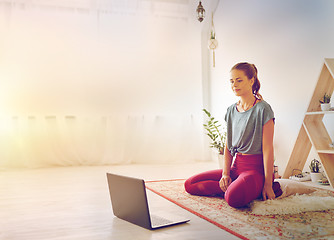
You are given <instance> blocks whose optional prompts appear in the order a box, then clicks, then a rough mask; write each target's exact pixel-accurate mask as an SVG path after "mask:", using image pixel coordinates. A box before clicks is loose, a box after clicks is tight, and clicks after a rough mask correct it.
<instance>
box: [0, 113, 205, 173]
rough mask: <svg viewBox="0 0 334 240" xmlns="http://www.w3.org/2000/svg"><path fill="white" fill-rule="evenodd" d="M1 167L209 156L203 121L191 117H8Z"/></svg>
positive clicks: (176, 160)
mask: <svg viewBox="0 0 334 240" xmlns="http://www.w3.org/2000/svg"><path fill="white" fill-rule="evenodd" d="M0 122H1V126H2V128H1V132H0V134H1V135H0V149H1V156H0V167H32V168H35V167H51V166H77V165H106V164H130V163H185V162H193V161H201V160H203V159H205V154H206V148H205V147H203V146H204V142H203V140H204V138H203V133H202V130H201V119H200V118H198V117H195V116H192V115H189V116H158V115H147V116H145V115H142V116H125V115H113V116H101V117H96V116H93V117H92V116H91V117H77V116H63V117H59V116H57V117H56V116H45V117H41V116H39V117H36V116H29V117H13V118H7V119H5V118H2V119H1V120H0Z"/></svg>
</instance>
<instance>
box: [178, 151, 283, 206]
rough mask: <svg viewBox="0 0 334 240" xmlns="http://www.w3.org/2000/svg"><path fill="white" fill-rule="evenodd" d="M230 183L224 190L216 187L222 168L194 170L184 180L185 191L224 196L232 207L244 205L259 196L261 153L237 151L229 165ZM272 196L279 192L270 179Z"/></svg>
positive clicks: (260, 193) (262, 176)
mask: <svg viewBox="0 0 334 240" xmlns="http://www.w3.org/2000/svg"><path fill="white" fill-rule="evenodd" d="M230 176H231V179H232V183H231V184H230V186H228V188H227V190H226V192H225V193H224V192H223V191H222V190H221V188H220V187H219V180H220V179H221V177H222V169H217V170H211V171H207V172H203V173H200V174H197V175H195V176H192V177H190V178H189V179H187V180H186V182H185V184H184V186H185V189H186V191H187V192H188V193H190V194H192V195H199V196H217V195H218V196H223V197H224V198H225V200H226V202H227V203H228V204H229V205H230V206H231V207H235V208H239V207H244V206H246V205H247V204H248V203H250V202H251V201H253V200H255V199H257V198H260V197H261V196H262V190H263V185H264V167H263V157H262V155H237V156H236V158H235V160H234V163H233V165H232V167H231V171H230ZM273 190H274V193H275V196H276V197H278V196H280V195H281V194H282V190H281V188H280V185H279V183H278V182H273Z"/></svg>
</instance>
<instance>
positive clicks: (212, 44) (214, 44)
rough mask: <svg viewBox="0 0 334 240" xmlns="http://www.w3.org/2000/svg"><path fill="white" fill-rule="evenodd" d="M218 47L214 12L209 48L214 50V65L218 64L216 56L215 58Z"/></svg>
mask: <svg viewBox="0 0 334 240" xmlns="http://www.w3.org/2000/svg"><path fill="white" fill-rule="evenodd" d="M217 47H218V41H217V39H216V32H215V25H214V24H213V13H212V19H211V31H210V39H209V41H208V48H209V49H210V50H212V56H213V60H212V65H213V67H215V66H216V58H215V49H216V48H217Z"/></svg>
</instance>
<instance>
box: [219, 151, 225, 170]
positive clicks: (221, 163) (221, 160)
mask: <svg viewBox="0 0 334 240" xmlns="http://www.w3.org/2000/svg"><path fill="white" fill-rule="evenodd" d="M223 164H224V155H223V154H220V153H218V165H219V168H221V169H222V168H223Z"/></svg>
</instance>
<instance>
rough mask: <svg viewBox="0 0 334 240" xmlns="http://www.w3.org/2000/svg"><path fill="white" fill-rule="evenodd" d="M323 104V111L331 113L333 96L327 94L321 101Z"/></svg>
mask: <svg viewBox="0 0 334 240" xmlns="http://www.w3.org/2000/svg"><path fill="white" fill-rule="evenodd" d="M319 102H320V103H321V110H322V111H329V110H330V108H331V95H329V94H327V93H325V95H324V96H323V98H322V99H321V100H319Z"/></svg>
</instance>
